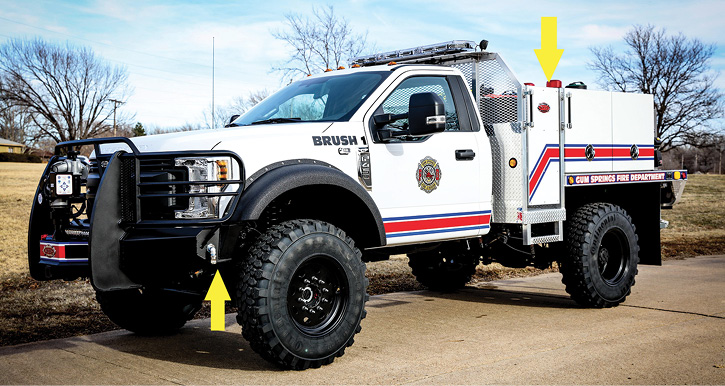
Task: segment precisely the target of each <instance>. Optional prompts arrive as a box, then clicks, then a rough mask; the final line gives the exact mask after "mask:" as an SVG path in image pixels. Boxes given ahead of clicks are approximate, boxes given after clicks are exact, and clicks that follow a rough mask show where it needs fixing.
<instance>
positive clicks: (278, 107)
mask: <svg viewBox="0 0 725 386" xmlns="http://www.w3.org/2000/svg"><path fill="white" fill-rule="evenodd" d="M389 74H390V72H388V71H380V72H377V71H376V72H358V73H352V74H348V75H336V76H325V77H320V78H313V79H304V80H300V81H297V82H294V83H292V84H290V85H289V86H287V87H285V88H283V89H282V90H280V91H278V92H276V93H274V94H273V95H271V96H270V97H268V98H267V99H265V100H263V101H262V102H260V103H259V104H258V105H256V106H254V107H253V108H252V109H251V110H249V111H247V112H246V113H245V114H244V115H242V116H241V117H239V118H237V119H236V120H235V121H234V122H233V123H232V126H244V125H252V124H255V123H281V122H297V121H301V122H315V121H345V120H348V119H350V117H352V115H353V114H354V113H355V111H356V110H357V109H358V108H359V107H360V105H362V103H363V102H365V99H367V97H368V96H369V95H370V93H371V92H372V91H373V90H375V88H376V87H377V86H378V85H379V84H380V83H381V82H382V81H383V79H385V77H387V76H388V75H389Z"/></svg>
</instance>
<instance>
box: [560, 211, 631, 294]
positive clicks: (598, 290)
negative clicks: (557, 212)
mask: <svg viewBox="0 0 725 386" xmlns="http://www.w3.org/2000/svg"><path fill="white" fill-rule="evenodd" d="M637 241H638V238H637V233H636V230H635V226H634V224H632V218H631V217H629V215H628V214H627V212H626V211H625V210H624V209H622V208H620V207H619V206H616V205H612V204H608V203H593V204H588V205H585V206H582V207H581V208H579V209H578V210H577V211H576V213H574V215H573V216H572V217H571V218H570V219H569V220H568V224H567V228H566V233H565V242H566V256H565V257H564V258H563V259H561V261H559V270H560V271H561V273H562V275H563V277H562V283H564V285H565V286H566V292H568V293H569V295H571V297H572V299H574V300H575V301H576V302H577V303H579V304H580V305H582V306H586V307H596V308H602V307H613V306H616V305H618V304H619V303H621V302H623V301H624V299H625V298H626V297H627V295H629V294H630V292H631V288H632V286H633V285H634V277H635V276H636V275H637V264H638V263H639V245H638V244H637Z"/></svg>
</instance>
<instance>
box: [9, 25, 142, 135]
mask: <svg viewBox="0 0 725 386" xmlns="http://www.w3.org/2000/svg"><path fill="white" fill-rule="evenodd" d="M127 79H128V74H127V71H126V69H125V68H124V67H119V66H111V65H109V64H107V63H106V62H105V61H103V60H102V59H100V58H98V57H96V55H95V54H94V53H93V51H92V50H91V49H89V48H85V47H76V46H72V45H70V44H66V45H65V46H60V45H54V44H51V43H48V42H46V41H44V40H42V39H39V38H38V39H33V40H21V39H11V40H8V41H7V42H6V43H5V44H3V45H2V46H0V99H2V100H3V102H4V103H5V104H7V105H9V106H14V107H16V108H20V109H25V111H27V112H29V113H30V114H31V115H30V116H31V119H32V130H31V131H32V132H31V133H26V134H27V135H28V137H29V138H30V139H31V140H36V139H39V138H42V137H49V138H52V139H53V140H54V141H56V142H62V141H68V140H74V139H83V138H90V137H95V136H98V135H101V134H103V133H105V132H107V131H108V130H109V129H111V125H112V122H110V120H109V117H111V116H112V115H113V103H112V102H110V100H111V99H116V100H125V98H126V96H127V94H128V88H127V86H126V82H127Z"/></svg>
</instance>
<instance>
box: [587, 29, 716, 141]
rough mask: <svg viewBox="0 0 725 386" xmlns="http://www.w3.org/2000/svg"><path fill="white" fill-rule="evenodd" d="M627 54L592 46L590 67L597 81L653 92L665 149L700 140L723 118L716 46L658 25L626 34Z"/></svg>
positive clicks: (608, 86) (612, 87)
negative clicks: (714, 62)
mask: <svg viewBox="0 0 725 386" xmlns="http://www.w3.org/2000/svg"><path fill="white" fill-rule="evenodd" d="M624 41H625V43H626V44H627V46H628V48H627V50H626V51H624V52H623V53H619V52H615V50H614V49H613V48H612V47H604V48H600V47H591V48H590V50H591V52H592V53H593V54H594V61H593V62H591V63H589V67H590V68H591V69H593V70H595V71H597V72H598V73H599V79H598V84H599V85H600V86H601V87H602V88H604V89H607V90H614V91H624V92H642V93H647V94H652V95H654V102H655V114H656V129H657V133H656V135H657V136H659V137H660V138H661V139H662V140H663V146H662V149H663V150H664V151H666V150H669V149H672V148H675V147H678V146H682V145H686V144H693V145H694V144H695V143H696V142H697V141H698V138H699V137H700V136H701V135H702V134H703V133H706V132H709V131H711V130H712V129H711V128H710V127H709V126H708V124H709V123H711V122H712V121H713V120H715V119H718V118H721V117H723V102H722V97H723V94H722V93H721V92H720V90H718V89H717V88H716V87H715V86H714V80H715V79H716V78H717V74H713V72H712V71H711V69H710V59H711V58H712V55H713V53H714V52H715V45H712V44H710V45H708V44H704V43H702V42H701V41H700V40H698V39H688V38H687V37H685V36H684V35H682V34H681V33H680V34H677V35H667V34H666V33H665V30H664V29H660V30H657V29H655V27H654V26H651V25H648V26H639V25H636V26H634V27H633V28H632V29H631V30H630V31H629V32H627V34H626V35H625V36H624Z"/></svg>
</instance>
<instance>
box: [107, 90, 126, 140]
mask: <svg viewBox="0 0 725 386" xmlns="http://www.w3.org/2000/svg"><path fill="white" fill-rule="evenodd" d="M108 101H109V102H113V136H114V137H115V136H116V107H118V105H119V104H123V102H121V101H119V100H117V99H109V100H108Z"/></svg>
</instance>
